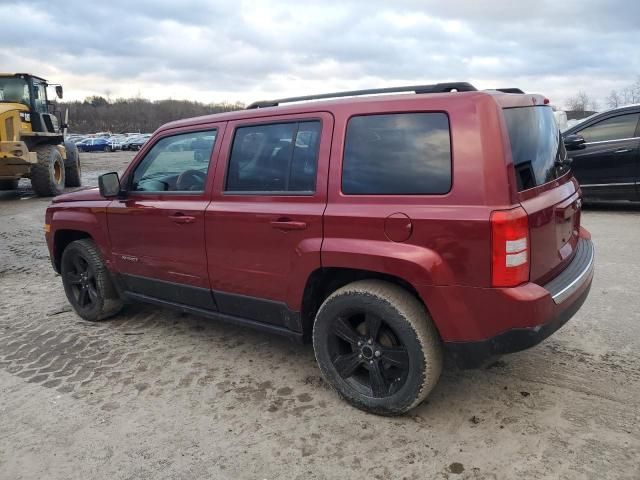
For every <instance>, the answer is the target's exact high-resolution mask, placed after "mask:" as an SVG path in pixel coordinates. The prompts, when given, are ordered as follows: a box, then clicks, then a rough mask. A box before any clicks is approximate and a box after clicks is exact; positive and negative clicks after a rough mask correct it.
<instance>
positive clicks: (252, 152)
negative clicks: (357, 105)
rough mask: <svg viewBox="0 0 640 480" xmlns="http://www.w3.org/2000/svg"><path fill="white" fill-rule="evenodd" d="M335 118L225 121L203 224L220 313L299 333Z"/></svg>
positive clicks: (316, 254) (315, 255) (317, 245)
mask: <svg viewBox="0 0 640 480" xmlns="http://www.w3.org/2000/svg"><path fill="white" fill-rule="evenodd" d="M332 127H333V117H332V116H331V114H329V113H326V112H315V113H309V114H306V115H304V116H299V115H296V116H288V115H285V116H278V117H275V118H274V117H271V118H260V119H258V120H256V119H253V120H245V121H235V122H229V124H228V126H227V135H226V136H225V140H224V143H223V145H222V149H221V155H220V158H221V159H225V160H224V161H220V162H219V165H218V168H217V171H216V182H215V183H216V184H215V188H214V197H213V201H212V202H211V204H210V205H209V206H208V208H207V211H206V218H205V229H206V240H207V260H208V262H209V278H210V280H211V288H212V289H213V290H214V296H215V299H216V303H217V305H218V308H219V309H220V311H221V312H222V313H226V314H228V315H233V316H235V317H241V318H244V319H251V320H255V321H259V322H263V323H268V324H271V325H274V326H276V327H284V328H288V329H291V330H295V331H301V326H300V320H299V315H297V313H296V312H299V311H300V302H301V298H302V292H303V290H304V287H305V282H306V280H307V277H308V275H309V274H310V273H311V272H312V271H313V270H315V269H317V268H319V267H320V250H321V244H322V228H323V227H322V215H323V212H324V209H325V206H326V196H327V191H326V190H327V188H326V185H327V173H328V162H329V152H330V148H331V132H332Z"/></svg>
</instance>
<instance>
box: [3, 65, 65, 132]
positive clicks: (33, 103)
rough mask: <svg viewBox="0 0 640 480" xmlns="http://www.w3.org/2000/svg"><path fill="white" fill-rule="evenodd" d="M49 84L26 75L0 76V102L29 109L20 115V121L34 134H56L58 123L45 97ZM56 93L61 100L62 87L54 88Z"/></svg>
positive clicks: (58, 130)
mask: <svg viewBox="0 0 640 480" xmlns="http://www.w3.org/2000/svg"><path fill="white" fill-rule="evenodd" d="M48 86H49V84H48V83H47V81H46V80H45V79H44V78H40V77H36V76H34V75H30V74H26V73H16V74H10V75H7V74H0V102H2V103H19V104H22V105H26V106H27V107H29V113H28V114H26V115H25V114H21V120H22V122H24V123H27V124H30V126H31V131H32V132H34V133H35V134H38V133H44V134H57V133H59V132H60V123H59V121H58V118H57V117H56V115H55V113H56V112H52V111H51V108H52V106H53V104H52V103H50V102H49V98H48V96H47V87H48ZM56 93H57V95H58V97H59V98H62V87H61V86H59V85H58V86H56Z"/></svg>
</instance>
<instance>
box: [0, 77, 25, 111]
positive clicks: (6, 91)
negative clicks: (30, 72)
mask: <svg viewBox="0 0 640 480" xmlns="http://www.w3.org/2000/svg"><path fill="white" fill-rule="evenodd" d="M0 102H12V103H23V104H25V105H27V106H29V87H28V86H27V82H26V81H25V80H23V79H22V78H19V77H0Z"/></svg>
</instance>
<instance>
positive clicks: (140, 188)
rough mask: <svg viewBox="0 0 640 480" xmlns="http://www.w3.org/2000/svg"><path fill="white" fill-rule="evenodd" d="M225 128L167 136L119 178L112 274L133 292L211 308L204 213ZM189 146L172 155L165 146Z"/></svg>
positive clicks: (113, 207)
mask: <svg viewBox="0 0 640 480" xmlns="http://www.w3.org/2000/svg"><path fill="white" fill-rule="evenodd" d="M223 131H224V124H212V125H208V126H206V127H200V128H199V129H198V130H197V131H184V130H181V131H168V132H163V133H162V134H160V135H159V136H158V137H157V138H155V139H154V141H153V144H152V145H151V146H150V148H147V149H145V151H144V153H142V154H141V155H140V156H139V159H138V161H136V162H135V163H134V164H133V165H132V166H131V168H129V169H128V170H127V172H126V174H125V177H124V178H123V185H125V186H126V187H125V188H126V193H125V195H124V196H123V198H119V199H116V200H114V201H113V202H112V203H111V204H110V205H109V207H108V223H109V236H110V239H111V249H112V252H113V258H114V262H115V266H116V270H117V271H118V272H119V273H120V274H121V276H122V279H123V281H124V282H123V283H124V284H125V287H126V288H127V290H128V291H129V292H131V293H133V294H137V295H144V296H146V297H153V298H158V299H161V300H164V301H168V302H172V303H176V304H186V305H190V306H195V307H199V308H209V309H215V304H214V302H213V299H212V296H211V292H210V287H209V277H208V272H207V262H206V252H205V237H204V212H205V208H206V207H207V205H208V204H209V201H210V192H211V188H212V182H213V165H214V162H215V158H216V155H217V151H218V149H219V147H218V146H219V144H220V141H219V139H220V138H221V137H222V134H223ZM178 142H182V143H187V144H189V145H192V146H190V147H189V148H186V149H184V150H181V151H174V149H172V145H174V144H175V143H178Z"/></svg>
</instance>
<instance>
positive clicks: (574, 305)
mask: <svg viewBox="0 0 640 480" xmlns="http://www.w3.org/2000/svg"><path fill="white" fill-rule="evenodd" d="M584 234H585V235H584V236H583V237H582V238H580V241H579V242H578V246H577V249H576V254H575V255H574V258H573V260H572V261H571V263H570V264H569V265H568V266H567V268H565V269H564V270H563V271H562V272H561V273H560V274H559V275H558V276H557V277H556V278H554V279H553V280H552V281H551V282H549V283H548V284H546V285H542V286H541V285H537V284H534V283H527V284H524V285H521V286H519V287H515V288H504V289H500V288H468V287H435V289H428V290H429V291H428V292H427V291H425V292H424V293H425V294H427V295H432V296H433V298H432V300H434V301H433V302H429V300H427V305H429V309H430V311H431V314H432V316H433V318H434V321H435V323H436V325H437V326H438V329H439V330H440V335H441V337H442V339H443V341H444V342H445V346H446V347H447V349H448V350H449V351H451V352H452V353H453V354H454V355H455V356H456V357H457V359H458V362H459V363H460V364H461V365H462V366H466V367H472V366H475V365H478V364H481V363H482V362H483V361H484V360H486V359H487V358H488V357H490V356H493V355H501V354H505V353H513V352H518V351H520V350H524V349H527V348H530V347H532V346H534V345H536V344H538V343H540V342H541V341H542V340H544V339H545V338H547V337H548V336H549V335H551V334H552V333H554V332H555V331H556V330H558V329H559V328H560V327H562V325H564V324H565V323H566V322H567V321H568V320H569V319H570V318H571V317H572V316H573V315H574V314H575V313H576V312H577V311H578V310H579V309H580V307H581V306H582V304H583V303H584V301H585V300H586V298H587V296H588V295H589V290H590V288H591V282H592V280H593V275H594V258H595V255H594V248H593V243H592V242H591V240H590V238H588V233H587V232H586V231H585V232H584ZM425 300H426V298H425Z"/></svg>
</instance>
